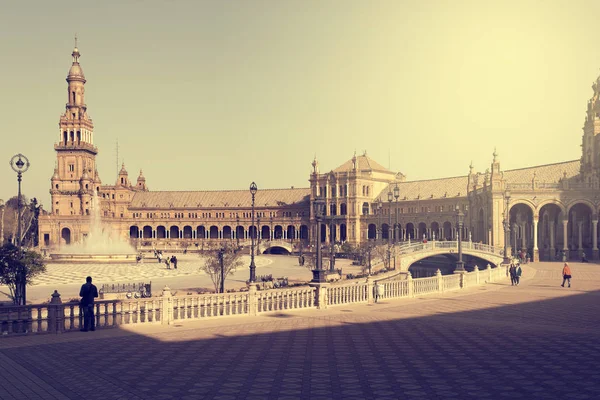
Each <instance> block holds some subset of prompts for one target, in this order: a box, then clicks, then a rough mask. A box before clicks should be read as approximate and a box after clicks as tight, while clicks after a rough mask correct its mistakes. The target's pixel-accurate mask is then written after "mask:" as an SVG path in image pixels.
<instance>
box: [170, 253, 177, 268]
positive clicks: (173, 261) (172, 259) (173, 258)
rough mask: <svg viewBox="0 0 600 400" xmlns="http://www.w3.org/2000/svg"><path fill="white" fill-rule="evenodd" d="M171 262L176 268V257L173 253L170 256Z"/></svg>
mask: <svg viewBox="0 0 600 400" xmlns="http://www.w3.org/2000/svg"><path fill="white" fill-rule="evenodd" d="M171 264H173V268H175V269H177V257H175V254H173V255H172V256H171Z"/></svg>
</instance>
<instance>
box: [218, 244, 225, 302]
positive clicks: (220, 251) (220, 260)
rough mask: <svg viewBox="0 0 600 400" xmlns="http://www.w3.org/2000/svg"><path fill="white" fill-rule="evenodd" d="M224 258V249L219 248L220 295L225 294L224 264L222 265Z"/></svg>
mask: <svg viewBox="0 0 600 400" xmlns="http://www.w3.org/2000/svg"><path fill="white" fill-rule="evenodd" d="M224 257H225V249H224V248H222V247H221V249H220V250H219V265H220V267H221V285H220V286H221V287H220V293H225V263H224Z"/></svg>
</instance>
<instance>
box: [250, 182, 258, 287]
mask: <svg viewBox="0 0 600 400" xmlns="http://www.w3.org/2000/svg"><path fill="white" fill-rule="evenodd" d="M257 191H258V187H257V186H256V183H254V182H252V183H251V184H250V194H251V195H252V232H251V235H250V237H251V243H252V244H251V250H250V283H253V282H256V265H255V264H254V236H256V227H255V226H254V196H256V192H257Z"/></svg>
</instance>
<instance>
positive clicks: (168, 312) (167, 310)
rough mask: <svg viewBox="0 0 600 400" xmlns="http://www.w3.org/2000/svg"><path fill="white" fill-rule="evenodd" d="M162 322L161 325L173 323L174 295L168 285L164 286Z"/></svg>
mask: <svg viewBox="0 0 600 400" xmlns="http://www.w3.org/2000/svg"><path fill="white" fill-rule="evenodd" d="M160 323H161V325H171V324H172V323H173V295H172V294H171V289H169V287H168V286H165V287H164V288H163V291H162V297H161V300H160Z"/></svg>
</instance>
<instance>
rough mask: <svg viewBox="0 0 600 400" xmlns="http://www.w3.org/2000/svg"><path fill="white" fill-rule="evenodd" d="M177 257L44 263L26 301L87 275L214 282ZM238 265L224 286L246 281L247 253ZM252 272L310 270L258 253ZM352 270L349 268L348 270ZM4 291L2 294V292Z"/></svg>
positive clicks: (343, 264) (68, 291) (196, 284)
mask: <svg viewBox="0 0 600 400" xmlns="http://www.w3.org/2000/svg"><path fill="white" fill-rule="evenodd" d="M178 259H179V260H180V261H179V263H178V266H177V269H174V268H173V266H171V269H167V268H166V266H165V264H164V263H158V262H157V261H156V259H154V258H151V259H145V261H144V263H140V264H135V263H129V264H53V263H50V264H48V265H47V271H46V273H44V274H43V275H40V276H38V277H36V278H35V280H34V282H33V285H32V286H29V287H28V288H27V299H28V301H29V302H34V303H35V302H43V301H48V298H49V297H50V295H51V294H52V292H53V291H54V290H55V289H57V290H58V291H59V293H60V294H61V295H62V297H63V298H64V299H68V298H74V297H77V296H78V294H79V288H80V287H81V285H82V284H83V283H84V282H85V277H86V276H88V275H91V276H92V277H93V279H94V283H95V284H96V285H98V286H100V285H102V284H104V283H107V284H113V283H132V282H135V283H137V282H145V283H148V282H152V286H153V291H154V292H156V293H158V292H160V290H162V288H163V287H164V286H165V285H167V286H169V287H170V288H171V289H174V290H190V291H193V290H194V289H205V290H206V289H208V290H214V286H213V284H212V281H211V279H210V276H208V275H207V274H206V273H204V272H202V271H200V270H199V268H200V265H201V264H202V263H203V262H204V259H203V258H202V257H199V256H198V255H197V254H187V255H181V254H180V255H178ZM241 259H242V266H241V267H239V268H238V269H237V270H236V271H235V272H234V273H233V275H231V276H229V277H227V280H226V282H225V284H226V289H239V288H240V287H242V286H245V285H246V280H247V279H248V276H249V272H248V265H250V256H242V257H241ZM255 260H256V261H255V264H256V267H257V269H256V274H257V275H258V276H260V275H269V274H271V275H273V277H284V276H286V277H288V278H289V279H290V281H300V282H306V281H308V280H310V279H311V277H312V273H311V271H310V270H308V268H305V267H300V266H298V259H297V257H294V256H278V255H268V256H267V255H261V256H257V257H256V258H255ZM349 263H350V261H349V260H338V261H337V263H336V265H337V266H339V267H340V268H344V269H345V270H348V271H349V272H355V273H356V272H358V268H357V267H354V268H349V267H350V266H349ZM350 270H352V271H350ZM2 292H3V293H4V295H3V294H2ZM6 293H8V288H5V287H2V286H0V301H8V297H7V296H6V295H5V294H6Z"/></svg>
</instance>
